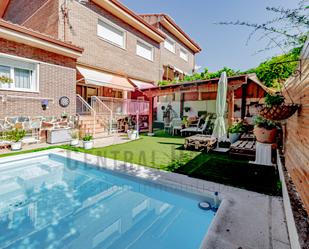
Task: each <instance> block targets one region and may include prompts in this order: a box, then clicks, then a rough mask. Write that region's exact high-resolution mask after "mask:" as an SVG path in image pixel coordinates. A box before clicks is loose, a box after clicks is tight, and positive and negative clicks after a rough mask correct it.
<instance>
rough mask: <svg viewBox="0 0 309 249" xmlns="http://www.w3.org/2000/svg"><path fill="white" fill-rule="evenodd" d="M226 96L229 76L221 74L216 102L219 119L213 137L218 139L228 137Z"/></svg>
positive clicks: (224, 73)
mask: <svg viewBox="0 0 309 249" xmlns="http://www.w3.org/2000/svg"><path fill="white" fill-rule="evenodd" d="M226 94H227V76H226V72H223V73H222V74H221V77H220V80H219V83H218V90H217V100H216V114H217V118H216V120H215V124H214V130H213V133H212V135H213V136H214V137H216V138H218V139H220V138H222V137H223V136H226V129H225V121H224V114H225V108H226Z"/></svg>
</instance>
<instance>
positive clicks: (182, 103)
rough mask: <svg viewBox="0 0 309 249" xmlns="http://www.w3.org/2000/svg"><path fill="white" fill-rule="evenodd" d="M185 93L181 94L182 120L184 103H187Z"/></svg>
mask: <svg viewBox="0 0 309 249" xmlns="http://www.w3.org/2000/svg"><path fill="white" fill-rule="evenodd" d="M184 95H185V94H184V93H180V118H183V108H184V102H185V97H184Z"/></svg>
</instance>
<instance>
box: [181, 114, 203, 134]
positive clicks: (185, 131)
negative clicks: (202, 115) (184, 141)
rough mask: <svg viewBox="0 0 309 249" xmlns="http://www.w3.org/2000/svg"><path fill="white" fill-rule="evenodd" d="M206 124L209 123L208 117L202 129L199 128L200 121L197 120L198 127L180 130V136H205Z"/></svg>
mask: <svg viewBox="0 0 309 249" xmlns="http://www.w3.org/2000/svg"><path fill="white" fill-rule="evenodd" d="M208 122H209V116H207V117H206V119H205V122H204V124H203V125H202V127H200V125H199V124H200V123H201V120H199V123H198V125H197V126H196V127H195V126H194V127H188V128H185V129H182V130H180V133H181V136H182V135H183V133H201V134H206V133H207V127H208Z"/></svg>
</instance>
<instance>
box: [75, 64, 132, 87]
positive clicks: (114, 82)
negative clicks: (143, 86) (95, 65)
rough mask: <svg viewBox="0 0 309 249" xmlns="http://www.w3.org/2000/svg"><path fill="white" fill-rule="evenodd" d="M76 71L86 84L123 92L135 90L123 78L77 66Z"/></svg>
mask: <svg viewBox="0 0 309 249" xmlns="http://www.w3.org/2000/svg"><path fill="white" fill-rule="evenodd" d="M77 69H78V71H79V72H80V73H81V74H82V75H83V77H84V80H85V83H86V84H91V85H96V86H105V87H110V88H116V89H120V90H125V91H134V90H135V88H134V86H132V84H131V83H130V82H129V81H128V80H127V79H126V78H125V77H121V76H117V75H114V74H110V73H105V72H102V71H97V70H93V69H89V68H85V67H81V66H77Z"/></svg>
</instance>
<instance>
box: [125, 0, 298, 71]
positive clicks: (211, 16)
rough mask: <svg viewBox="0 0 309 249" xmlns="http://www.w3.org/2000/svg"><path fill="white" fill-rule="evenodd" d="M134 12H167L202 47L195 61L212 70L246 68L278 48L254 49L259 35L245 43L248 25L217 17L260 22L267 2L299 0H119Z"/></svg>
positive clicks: (292, 3)
mask: <svg viewBox="0 0 309 249" xmlns="http://www.w3.org/2000/svg"><path fill="white" fill-rule="evenodd" d="M121 2H122V3H124V4H125V5H126V6H128V7H129V8H131V9H132V10H134V11H135V12H137V13H166V14H169V15H170V16H171V17H172V18H173V19H174V20H175V21H176V22H177V24H179V26H180V27H182V28H183V29H184V30H185V31H186V32H187V33H188V34H189V35H190V36H191V37H192V38H193V39H194V40H195V41H196V42H198V43H199V45H200V46H201V47H202V48H203V51H202V52H201V53H200V54H199V55H198V56H197V65H199V66H202V68H205V67H208V68H209V69H210V70H211V71H214V70H218V69H220V68H222V67H224V66H227V67H231V68H234V69H241V70H245V69H249V68H252V67H255V66H257V65H258V64H259V63H260V62H262V61H263V60H264V59H267V58H270V57H271V56H273V55H276V54H279V53H280V52H281V51H280V50H272V51H268V52H263V53H258V54H256V53H255V52H256V51H257V50H259V49H262V48H264V43H263V42H261V41H258V39H257V38H258V37H255V39H254V40H251V42H250V43H249V44H248V45H246V40H247V38H248V35H249V33H250V31H251V29H250V28H246V27H238V26H221V25H215V24H214V23H216V22H219V21H233V20H235V21H236V20H241V21H250V22H263V21H265V20H268V19H269V18H271V17H270V16H269V14H270V13H269V12H268V11H266V10H265V8H266V6H276V7H277V6H283V7H295V6H297V3H298V0H121Z"/></svg>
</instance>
